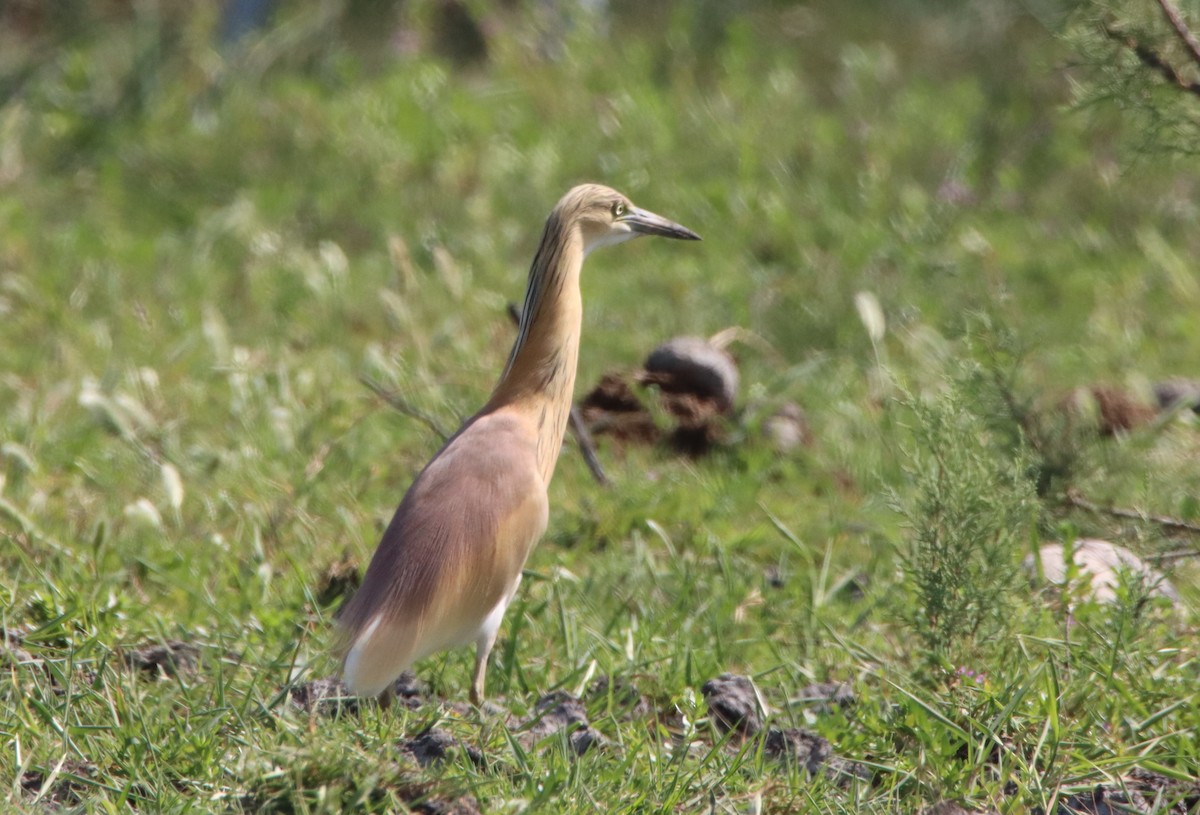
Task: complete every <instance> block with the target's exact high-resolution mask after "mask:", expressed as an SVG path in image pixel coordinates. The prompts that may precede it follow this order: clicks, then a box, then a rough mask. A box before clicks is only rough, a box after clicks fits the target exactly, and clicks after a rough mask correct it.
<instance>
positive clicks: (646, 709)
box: [587, 676, 654, 719]
mask: <svg viewBox="0 0 1200 815" xmlns="http://www.w3.org/2000/svg"><path fill="white" fill-rule="evenodd" d="M587 698H588V700H589V701H592V702H602V703H607V702H608V701H609V700H610V699H611V702H612V708H613V712H614V713H622V714H623V715H624V718H625V719H644V718H647V717H648V716H650V715H652V714H653V712H654V708H653V706H652V705H651V704H650V700H649V699H647V698H646V697H645V696H643V695H642V694H641V692H640V691H639V690H638V688H637V686H636V685H634V684H633V683H632V682H631V681H629V680H628V679H624V678H623V677H616V678H615V679H614V678H612V677H609V676H602V677H600V678H599V679H596V680H595V681H593V682H592V684H591V685H589V686H588V690H587Z"/></svg>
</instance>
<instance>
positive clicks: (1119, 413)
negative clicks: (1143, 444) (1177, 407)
mask: <svg viewBox="0 0 1200 815" xmlns="http://www.w3.org/2000/svg"><path fill="white" fill-rule="evenodd" d="M1061 404H1062V408H1063V410H1064V411H1065V412H1066V413H1067V415H1068V416H1070V417H1071V418H1072V419H1077V420H1082V421H1084V422H1087V423H1090V424H1092V425H1094V426H1095V428H1096V430H1097V431H1099V433H1100V435H1101V436H1115V435H1117V434H1120V433H1128V432H1129V431H1130V430H1133V429H1134V428H1136V427H1141V426H1142V425H1145V424H1149V423H1150V422H1151V421H1153V419H1154V417H1155V415H1156V413H1157V411H1156V410H1155V408H1153V407H1151V406H1150V405H1148V404H1146V402H1145V401H1143V400H1142V399H1139V398H1138V397H1137V396H1135V395H1134V394H1132V393H1130V392H1128V391H1125V390H1122V389H1120V388H1114V387H1112V386H1111V385H1089V386H1087V387H1083V388H1076V389H1075V390H1073V391H1071V392H1070V393H1068V394H1067V395H1066V396H1065V397H1063V399H1062V402H1061Z"/></svg>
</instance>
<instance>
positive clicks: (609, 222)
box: [555, 184, 700, 254]
mask: <svg viewBox="0 0 1200 815" xmlns="http://www.w3.org/2000/svg"><path fill="white" fill-rule="evenodd" d="M555 209H556V211H557V212H558V213H560V214H561V215H562V217H564V218H568V219H573V220H574V222H575V223H576V224H577V225H578V227H579V231H580V234H581V235H582V236H583V251H584V254H588V253H589V252H591V251H592V250H593V249H597V248H599V247H601V246H612V245H613V244H616V243H623V242H624V241H627V240H629V239H630V238H636V237H638V236H639V235H659V236H661V237H664V238H676V239H679V240H689V241H698V240H700V236H699V235H697V234H696V233H695V232H693V231H692V230H690V229H688V228H687V227H684V226H680V225H679V224H677V223H675V222H673V221H668V220H667V219H666V218H664V217H662V216H661V215H655V214H654V213H653V212H648V211H647V210H644V209H641V208H640V207H636V206H634V204H633V202H632V201H630V200H629V199H628V198H626V197H625V196H624V195H622V194H621V193H619V192H617V191H616V190H613V189H609V188H608V187H605V186H601V185H600V184H583V185H581V186H578V187H575V188H574V189H572V190H571V191H570V192H568V193H567V194H566V195H564V196H563V198H562V200H561V201H559V202H558V206H557V207H556V208H555Z"/></svg>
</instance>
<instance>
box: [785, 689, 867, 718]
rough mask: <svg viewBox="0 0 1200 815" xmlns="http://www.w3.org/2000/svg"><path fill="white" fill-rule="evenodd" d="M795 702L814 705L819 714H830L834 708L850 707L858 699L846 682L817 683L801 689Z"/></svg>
mask: <svg viewBox="0 0 1200 815" xmlns="http://www.w3.org/2000/svg"><path fill="white" fill-rule="evenodd" d="M795 701H797V702H800V703H802V704H806V705H812V706H813V707H814V709H815V710H816V712H818V713H829V712H831V711H832V710H833V709H834V708H841V707H850V706H851V705H853V704H854V703H855V702H857V701H858V697H856V696H855V695H854V689H853V688H851V687H850V685H849V684H847V683H846V682H817V683H815V684H812V685H806V686H805V687H803V688H801V689H800V692H799V693H798V694H797V698H796V700H795Z"/></svg>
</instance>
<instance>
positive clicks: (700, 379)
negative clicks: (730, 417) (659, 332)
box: [639, 337, 739, 415]
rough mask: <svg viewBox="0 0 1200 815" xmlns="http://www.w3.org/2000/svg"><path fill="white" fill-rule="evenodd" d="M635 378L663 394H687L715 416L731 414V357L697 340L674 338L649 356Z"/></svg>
mask: <svg viewBox="0 0 1200 815" xmlns="http://www.w3.org/2000/svg"><path fill="white" fill-rule="evenodd" d="M642 367H643V368H644V369H645V373H644V374H643V375H641V376H640V377H639V379H641V381H643V382H644V383H646V384H654V385H658V387H659V388H661V389H662V391H663V392H664V393H667V394H687V395H690V396H694V397H696V398H697V400H700V401H703V402H707V403H711V405H712V410H713V411H714V413H715V415H726V414H728V413H730V412H731V411H732V410H733V403H734V400H735V399H736V398H737V391H738V378H739V377H738V369H737V363H735V362H734V361H733V357H731V356H729V354H727V353H726V352H725V351H723V350H722V349H720V348H716V347H715V346H713V345H711V344H710V343H709V342H708V340H706V339H703V338H701V337H675V338H674V339H670V340H667V341H666V342H664V343H663V344H662V345H660V346H658V347H657V348H655V349H654V350H653V351H651V352H650V356H648V357H646V362H645V363H644V364H643V366H642Z"/></svg>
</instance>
